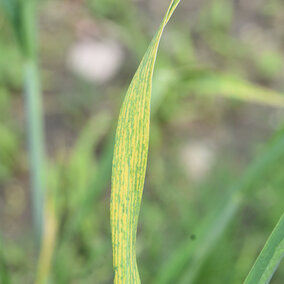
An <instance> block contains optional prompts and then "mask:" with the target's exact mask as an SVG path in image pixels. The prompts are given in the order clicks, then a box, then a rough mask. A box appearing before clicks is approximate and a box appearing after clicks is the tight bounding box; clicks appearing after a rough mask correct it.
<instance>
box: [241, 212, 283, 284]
mask: <svg viewBox="0 0 284 284" xmlns="http://www.w3.org/2000/svg"><path fill="white" fill-rule="evenodd" d="M283 257H284V214H283V215H282V217H281V218H280V220H279V222H278V223H277V225H276V226H275V228H274V230H273V232H272V233H271V235H270V237H269V239H268V241H267V242H266V244H265V246H264V248H263V250H262V251H261V253H260V255H259V256H258V258H257V260H256V262H255V264H254V265H253V267H252V269H251V271H250V273H249V274H248V276H247V278H246V280H245V282H244V284H255V283H258V284H267V283H269V282H270V280H271V278H272V276H273V274H274V272H275V271H276V269H277V267H278V265H279V264H280V262H281V260H282V258H283Z"/></svg>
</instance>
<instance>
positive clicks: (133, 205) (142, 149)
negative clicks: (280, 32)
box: [110, 0, 179, 284]
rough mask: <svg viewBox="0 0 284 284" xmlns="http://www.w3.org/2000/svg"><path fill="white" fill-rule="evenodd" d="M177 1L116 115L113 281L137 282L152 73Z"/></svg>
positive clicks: (177, 0) (112, 210)
mask: <svg viewBox="0 0 284 284" xmlns="http://www.w3.org/2000/svg"><path fill="white" fill-rule="evenodd" d="M178 3H179V0H172V1H171V4H170V6H169V9H168V11H167V13H166V15H165V17H164V19H163V21H162V23H161V25H160V28H159V30H158V32H157V33H156V35H155V36H154V38H153V40H152V42H151V43H150V46H149V48H148V50H147V51H146V53H145V55H144V57H143V59H142V61H141V63H140V66H139V67H138V70H137V72H136V74H135V75H134V77H133V80H132V82H131V84H130V86H129V89H128V91H127V94H126V97H125V100H124V102H123V105H122V108H121V111H120V115H119V120H118V126H117V130H116V139H115V147H114V156H113V167H112V192H111V212H110V214H111V229H112V245H113V266H114V283H115V284H120V283H126V284H129V283H131V284H134V283H140V277H139V273H138V269H137V263H136V252H135V246H136V232H137V224H138V216H139V211H140V204H141V199H142V192H143V187H144V180H145V172H146V164H147V155H148V144H149V124H150V100H151V90H152V77H153V71H154V65H155V61H156V56H157V51H158V46H159V42H160V39H161V36H162V33H163V30H164V27H165V26H166V24H167V22H168V21H169V19H170V17H171V15H172V14H173V12H174V10H175V8H176V7H177V5H178Z"/></svg>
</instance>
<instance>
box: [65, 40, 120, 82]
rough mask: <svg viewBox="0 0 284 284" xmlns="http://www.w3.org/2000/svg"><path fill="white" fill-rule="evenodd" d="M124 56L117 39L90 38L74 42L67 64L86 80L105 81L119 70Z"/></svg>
mask: <svg viewBox="0 0 284 284" xmlns="http://www.w3.org/2000/svg"><path fill="white" fill-rule="evenodd" d="M123 57H124V56H123V51H122V48H121V46H120V45H119V44H118V43H116V42H115V41H113V40H104V41H98V40H95V39H90V38H88V39H83V40H80V41H79V42H77V43H75V44H74V46H73V47H72V48H71V50H70V52H69V54H68V56H67V65H68V67H69V68H70V69H71V70H72V71H73V72H74V73H76V74H77V75H79V76H81V77H82V78H83V79H85V80H88V81H91V82H97V83H105V82H107V81H109V80H110V79H111V78H113V76H114V75H115V74H116V73H117V72H118V70H119V68H120V67H121V65H122V62H123Z"/></svg>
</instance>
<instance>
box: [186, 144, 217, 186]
mask: <svg viewBox="0 0 284 284" xmlns="http://www.w3.org/2000/svg"><path fill="white" fill-rule="evenodd" d="M181 158H182V161H183V163H184V164H185V167H186V170H187V172H188V175H189V176H190V177H191V178H192V179H194V180H196V181H200V180H201V179H202V178H204V177H205V176H206V174H207V173H208V172H209V170H210V169H211V167H212V166H213V163H214V161H215V152H214V151H213V147H212V146H211V145H209V143H207V142H204V141H200V142H190V143H189V144H188V145H186V146H185V147H184V148H183V149H182V152H181Z"/></svg>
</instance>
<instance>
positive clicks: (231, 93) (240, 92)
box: [183, 70, 284, 107]
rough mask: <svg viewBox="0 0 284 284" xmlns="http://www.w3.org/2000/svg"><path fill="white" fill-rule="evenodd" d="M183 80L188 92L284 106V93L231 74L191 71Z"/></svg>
mask: <svg viewBox="0 0 284 284" xmlns="http://www.w3.org/2000/svg"><path fill="white" fill-rule="evenodd" d="M183 80H184V84H185V89H186V91H187V92H188V91H190V92H196V93H199V94H202V95H208V96H213V95H217V96H222V97H225V98H229V99H236V100H240V101H245V102H252V103H259V104H264V105H270V106H276V107H284V94H282V93H280V92H277V91H274V90H271V89H268V88H265V87H262V86H260V85H257V84H254V83H251V82H249V81H246V80H244V79H241V78H238V77H237V76H234V75H231V74H226V73H224V74H222V73H216V72H214V73H213V72H212V71H207V70H204V71H202V70H200V71H195V72H190V73H189V75H188V76H186V77H185V78H183Z"/></svg>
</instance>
